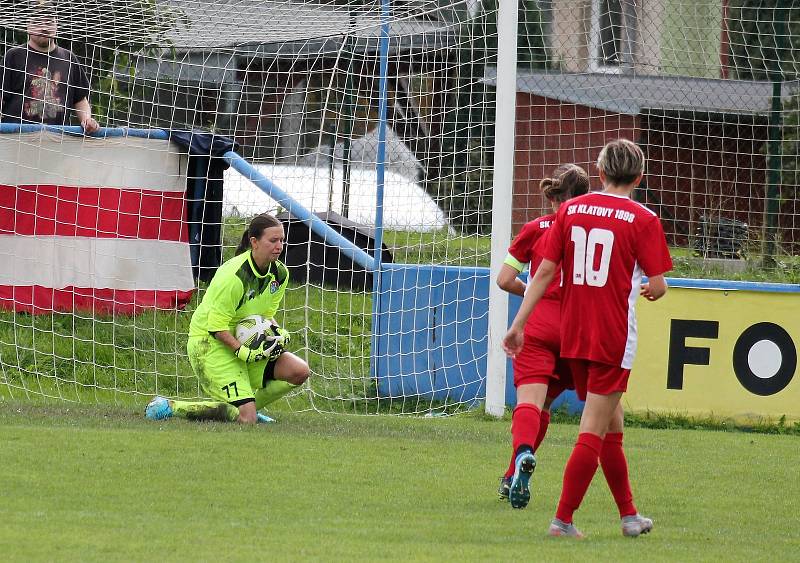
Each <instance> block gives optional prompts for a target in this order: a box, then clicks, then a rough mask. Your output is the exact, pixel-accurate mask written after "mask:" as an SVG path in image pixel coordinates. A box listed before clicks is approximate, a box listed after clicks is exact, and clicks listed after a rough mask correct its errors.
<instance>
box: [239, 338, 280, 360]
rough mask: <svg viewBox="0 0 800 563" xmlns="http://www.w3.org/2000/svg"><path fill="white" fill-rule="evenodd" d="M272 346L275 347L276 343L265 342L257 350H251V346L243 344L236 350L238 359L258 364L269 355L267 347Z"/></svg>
mask: <svg viewBox="0 0 800 563" xmlns="http://www.w3.org/2000/svg"><path fill="white" fill-rule="evenodd" d="M268 345H271V346H274V345H275V343H274V342H270V341H264V342H262V343H261V344H259V345H258V346H257V347H256V348H250V347H249V346H245V345H244V344H242V345H241V346H239V348H238V349H237V350H236V357H237V358H239V359H240V360H242V361H243V362H247V363H248V364H249V363H252V362H258V361H260V360H263V359H264V358H266V357H267V356H268V355H269V351H267V348H266V347H267V346H268Z"/></svg>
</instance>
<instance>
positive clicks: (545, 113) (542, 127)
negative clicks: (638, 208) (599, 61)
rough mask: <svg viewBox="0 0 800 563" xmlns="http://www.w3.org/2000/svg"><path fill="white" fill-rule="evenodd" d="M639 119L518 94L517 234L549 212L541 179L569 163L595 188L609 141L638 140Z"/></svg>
mask: <svg viewBox="0 0 800 563" xmlns="http://www.w3.org/2000/svg"><path fill="white" fill-rule="evenodd" d="M638 136H639V133H638V124H637V118H636V117H635V116H631V115H624V114H619V113H612V112H607V111H603V110H599V109H594V108H589V107H586V106H581V105H576V104H568V103H564V102H560V101H558V100H553V99H550V98H544V97H542V96H536V95H532V94H527V93H522V92H520V93H518V94H517V125H516V150H515V154H514V199H513V205H514V211H513V216H512V220H513V223H514V232H517V231H518V230H519V228H520V227H521V226H522V225H523V224H525V223H526V222H527V221H529V220H531V219H534V218H536V217H538V216H540V215H543V214H545V213H549V212H550V211H549V205H548V204H547V201H546V199H545V198H544V197H543V196H542V195H541V192H540V191H539V180H541V179H542V178H543V177H545V176H546V175H548V174H550V173H551V172H552V171H553V169H554V168H556V167H557V166H559V165H560V164H564V163H575V164H578V165H579V166H582V167H584V168H585V169H586V171H587V172H588V173H589V175H590V177H591V181H592V186H593V187H595V188H597V187H599V185H600V181H599V179H598V178H597V170H596V169H595V166H594V162H595V161H596V160H597V155H598V154H599V153H600V149H601V148H603V145H605V144H606V143H607V142H608V141H610V140H612V139H616V138H619V137H626V138H628V139H637V138H638Z"/></svg>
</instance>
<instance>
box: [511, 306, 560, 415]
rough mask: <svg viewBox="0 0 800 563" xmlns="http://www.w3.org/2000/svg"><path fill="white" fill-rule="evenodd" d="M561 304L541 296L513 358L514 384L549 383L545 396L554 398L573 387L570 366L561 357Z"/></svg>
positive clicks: (516, 385)
mask: <svg viewBox="0 0 800 563" xmlns="http://www.w3.org/2000/svg"><path fill="white" fill-rule="evenodd" d="M560 316H561V315H560V304H559V303H558V301H555V300H552V299H543V300H541V301H540V302H539V304H538V305H536V309H534V312H533V314H532V315H531V318H530V319H529V320H528V324H527V325H526V326H525V342H524V344H523V345H522V351H521V352H520V353H519V354H517V356H516V357H515V358H514V361H513V366H514V386H515V387H519V386H520V385H531V384H534V383H541V384H544V385H547V386H548V389H547V396H548V397H550V398H551V399H552V398H555V397H557V396H558V395H559V394H560V393H561V392H562V391H563V390H564V389H571V388H572V378H571V377H570V373H569V365H568V364H567V363H566V362H565V361H564V360H561V358H560V357H559V353H560V351H561V334H560V329H559V324H560Z"/></svg>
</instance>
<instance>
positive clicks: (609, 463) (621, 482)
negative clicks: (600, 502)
mask: <svg viewBox="0 0 800 563" xmlns="http://www.w3.org/2000/svg"><path fill="white" fill-rule="evenodd" d="M600 467H601V468H602V469H603V475H605V476H606V482H607V483H608V488H609V489H611V494H612V495H613V496H614V501H615V502H616V503H617V508H619V517H620V518H624V517H626V516H633V515H635V514H636V513H637V512H636V507H635V506H634V504H633V493H632V492H631V482H630V478H629V476H628V460H627V459H625V450H623V448H622V432H609V433H607V434H606V437H605V438H604V439H603V447H602V449H601V450H600Z"/></svg>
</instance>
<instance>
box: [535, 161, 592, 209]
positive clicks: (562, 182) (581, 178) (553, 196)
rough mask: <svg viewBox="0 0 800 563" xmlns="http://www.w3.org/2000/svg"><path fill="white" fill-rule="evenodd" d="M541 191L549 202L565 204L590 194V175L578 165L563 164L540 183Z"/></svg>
mask: <svg viewBox="0 0 800 563" xmlns="http://www.w3.org/2000/svg"><path fill="white" fill-rule="evenodd" d="M539 189H540V190H542V194H544V197H546V198H547V199H548V201H557V202H561V203H563V202H565V201H567V200H568V199H572V198H573V197H577V196H579V195H583V194H585V193H588V192H589V175H588V174H587V173H586V170H584V169H583V168H581V167H580V166H578V165H577V164H562V165H561V166H559V167H558V168H556V169H555V170H553V173H552V174H551V175H550V177H549V178H544V179H542V181H541V182H539Z"/></svg>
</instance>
